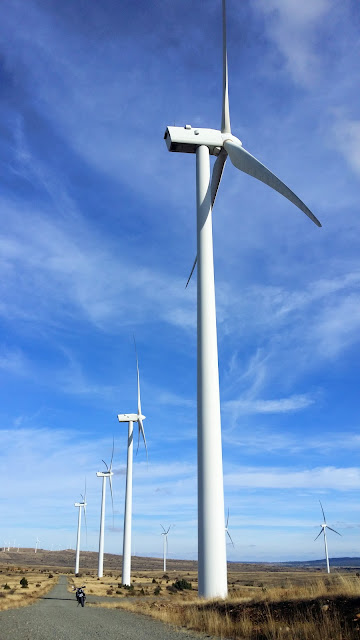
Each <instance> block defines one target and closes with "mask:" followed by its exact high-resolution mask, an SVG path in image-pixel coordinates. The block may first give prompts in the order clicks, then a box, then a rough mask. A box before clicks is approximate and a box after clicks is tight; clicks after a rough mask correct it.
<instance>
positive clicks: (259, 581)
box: [0, 550, 360, 640]
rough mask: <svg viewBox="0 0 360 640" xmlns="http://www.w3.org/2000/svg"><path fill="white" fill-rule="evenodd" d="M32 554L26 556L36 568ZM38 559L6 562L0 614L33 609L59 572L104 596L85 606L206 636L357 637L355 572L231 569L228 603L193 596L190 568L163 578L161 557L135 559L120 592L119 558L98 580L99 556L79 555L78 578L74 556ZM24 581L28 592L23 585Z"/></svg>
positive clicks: (261, 639) (0, 573) (172, 568)
mask: <svg viewBox="0 0 360 640" xmlns="http://www.w3.org/2000/svg"><path fill="white" fill-rule="evenodd" d="M60 553H61V552H60ZM64 553H65V552H63V554H64ZM34 555H35V554H33V553H32V554H31V555H30V554H29V557H27V556H26V555H24V556H23V559H24V560H25V559H26V560H27V559H29V560H31V562H32V563H33V562H34V561H35V558H34ZM37 555H38V558H37V561H38V562H39V565H40V566H31V565H30V564H28V565H25V564H24V565H22V566H20V562H19V561H20V556H21V554H18V555H17V556H15V558H16V559H17V560H18V563H19V564H14V562H15V558H11V559H10V558H9V562H7V563H6V565H3V566H2V567H1V566H0V578H1V579H0V610H1V609H6V608H10V607H11V608H13V607H17V606H25V605H27V604H31V603H32V602H34V601H35V600H36V598H39V597H41V596H43V595H44V594H46V593H47V591H49V589H51V587H52V586H53V585H54V583H55V582H56V580H57V577H58V575H59V574H60V573H62V574H66V575H67V576H68V578H69V587H68V588H69V590H71V586H72V585H73V584H75V585H77V586H79V585H80V584H85V585H86V592H87V594H88V595H89V596H97V597H104V600H102V599H101V600H100V601H98V602H97V603H96V604H95V603H94V604H92V603H91V602H89V600H91V598H89V599H88V603H87V605H86V606H101V607H107V608H126V609H127V610H130V611H135V612H137V613H141V614H145V615H149V616H152V617H155V618H157V619H160V620H162V621H164V622H166V623H169V624H173V625H176V626H178V627H183V628H188V629H192V630H195V631H199V632H200V633H203V634H206V635H213V636H217V637H221V638H229V639H233V640H280V639H281V640H355V638H358V639H359V640H360V595H359V592H360V575H359V573H358V570H357V569H356V568H354V569H343V570H341V569H335V570H334V571H333V572H332V573H331V574H330V575H327V574H325V573H324V572H323V570H321V571H320V570H319V569H317V570H316V569H298V568H291V569H290V568H285V567H280V566H278V565H260V566H259V565H246V564H240V563H239V564H236V565H233V564H231V565H229V574H228V578H229V596H228V598H227V599H226V600H214V601H210V602H209V601H205V600H202V599H200V598H198V595H197V574H196V571H195V568H196V565H195V563H191V562H182V561H174V560H169V562H168V570H167V573H166V574H164V572H163V571H162V570H161V561H160V560H159V559H147V558H142V559H139V558H136V559H135V558H134V562H133V567H134V570H133V573H132V584H131V587H130V588H125V587H122V586H121V558H120V557H119V556H116V557H115V558H113V557H111V558H110V556H109V558H108V561H107V558H106V556H105V566H107V567H110V568H108V569H107V570H106V571H105V575H104V577H103V578H101V579H98V578H97V577H96V554H91V556H90V554H88V556H89V557H87V555H86V554H84V555H83V554H82V566H83V567H84V566H85V564H87V568H84V569H82V572H81V574H80V575H79V576H78V577H76V578H75V577H74V574H73V569H72V568H71V566H65V562H68V559H69V558H71V560H73V559H74V552H73V551H72V552H71V551H70V550H69V551H68V552H66V553H65V555H63V556H61V561H60V562H58V563H57V564H55V562H54V560H56V559H57V560H60V556H57V557H56V558H52V556H50V552H40V551H39V553H38V554H37ZM86 558H87V560H88V562H86V563H85V559H86ZM46 560H48V563H47V564H46ZM49 560H51V563H50V562H49ZM11 564H12V565H13V566H11ZM70 564H72V563H70V562H68V565H70ZM49 574H52V575H53V576H54V577H53V578H49V577H48V576H49ZM24 576H25V577H26V578H27V580H28V582H29V587H28V589H22V588H21V585H20V580H21V578H22V577H24ZM179 581H180V586H184V582H183V581H186V582H187V583H189V584H190V585H191V587H192V588H191V589H184V590H180V589H176V588H175V586H174V584H175V585H176V583H179ZM181 581H182V582H181ZM5 584H8V585H9V586H10V589H6V590H5V589H4V588H3V587H4V585H5Z"/></svg>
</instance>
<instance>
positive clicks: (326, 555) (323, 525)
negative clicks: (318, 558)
mask: <svg viewBox="0 0 360 640" xmlns="http://www.w3.org/2000/svg"><path fill="white" fill-rule="evenodd" d="M319 502H320V500H319ZM320 507H321V511H322V514H323V517H324V522H323V524H321V525H320V527H321V529H320V533H318V535H317V536H316V538H315V540H317V539H318V537H319V536H321V534H322V533H324V544H325V558H326V568H327V572H328V573H330V564H329V553H328V546H327V539H326V529H330V531H333V532H334V533H337V534H338V536H341V533H339V532H338V531H335V529H332V528H331V527H329V525H328V524H326V518H325V513H324V509H323V506H322V504H321V502H320ZM315 540H314V542H315Z"/></svg>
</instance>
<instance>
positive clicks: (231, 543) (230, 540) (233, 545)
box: [226, 529, 235, 547]
mask: <svg viewBox="0 0 360 640" xmlns="http://www.w3.org/2000/svg"><path fill="white" fill-rule="evenodd" d="M226 533H227V534H228V536H229V538H230V541H231V544H232V546H233V547H235V545H234V543H233V541H232V537H231V535H230V533H229V532H228V530H227V529H226Z"/></svg>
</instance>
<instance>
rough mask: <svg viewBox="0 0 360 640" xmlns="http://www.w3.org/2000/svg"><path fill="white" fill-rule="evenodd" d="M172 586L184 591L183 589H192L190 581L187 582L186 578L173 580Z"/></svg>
mask: <svg viewBox="0 0 360 640" xmlns="http://www.w3.org/2000/svg"><path fill="white" fill-rule="evenodd" d="M172 586H173V587H174V589H176V591H184V590H185V589H192V584H191V582H188V581H187V580H185V578H181V579H180V580H176V582H173V584H172Z"/></svg>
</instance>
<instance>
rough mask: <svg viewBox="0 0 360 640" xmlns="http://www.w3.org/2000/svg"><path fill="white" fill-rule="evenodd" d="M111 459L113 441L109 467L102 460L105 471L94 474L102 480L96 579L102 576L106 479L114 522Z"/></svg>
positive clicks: (112, 455)
mask: <svg viewBox="0 0 360 640" xmlns="http://www.w3.org/2000/svg"><path fill="white" fill-rule="evenodd" d="M113 457H114V440H113V447H112V452H111V461H110V467H108V466H107V464H106V462H105V460H103V463H104V465H105V467H106V471H98V472H97V473H96V475H97V477H98V478H102V479H103V482H102V497H101V515H100V535H99V564H98V578H102V577H103V575H104V527H105V497H106V478H109V485H110V493H111V503H112V512H113V520H114V500H113V491H112V476H113V475H114V474H113V471H112V463H113Z"/></svg>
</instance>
